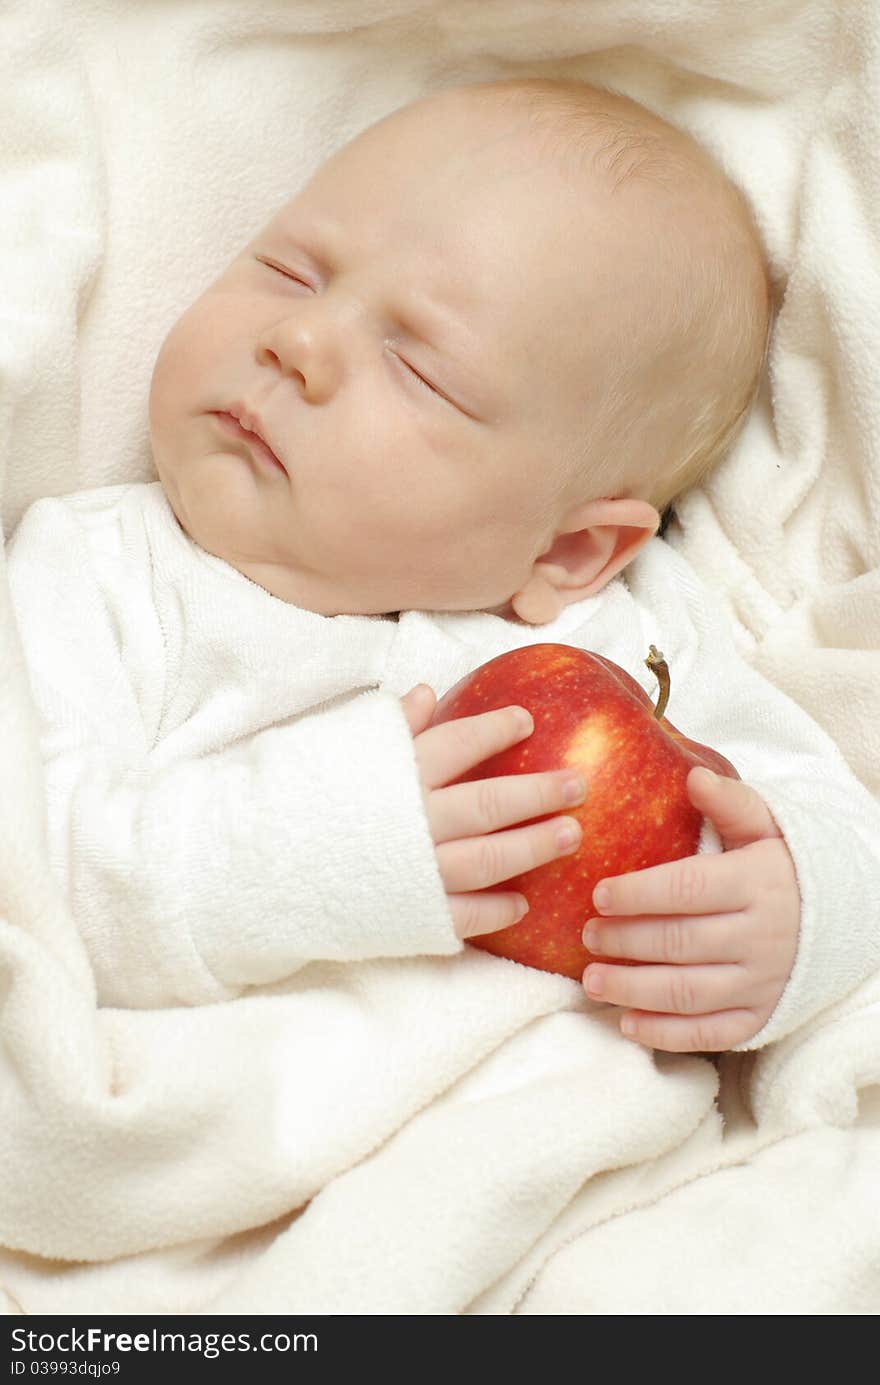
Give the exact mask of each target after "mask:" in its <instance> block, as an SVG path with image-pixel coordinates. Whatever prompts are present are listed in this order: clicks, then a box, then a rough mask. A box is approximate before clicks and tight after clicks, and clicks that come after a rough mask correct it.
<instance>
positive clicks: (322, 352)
mask: <svg viewBox="0 0 880 1385" xmlns="http://www.w3.org/2000/svg"><path fill="white" fill-rule="evenodd" d="M300 306H302V305H298V308H299V307H300ZM339 330H340V329H339V327H338V325H334V324H332V323H330V322H327V321H321V322H319V321H318V320H317V319H316V317H315V315H314V314H313V313H308V312H307V313H302V312H300V311H297V312H296V313H295V314H294V313H291V314H290V315H289V316H288V317H286V318H284V319H283V320H282V321H280V322H276V323H275V324H273V326H272V327H271V328H269V329H268V330H267V331H266V332H264V333H263V334H262V337H261V338H260V342H259V344H258V346H257V360H258V362H259V363H260V365H265V366H274V367H275V368H276V369H277V370H278V371H279V372H280V373H281V374H282V375H285V376H289V377H290V378H291V379H293V380H294V381H295V382H296V383H297V385H298V386H299V388H300V390H301V391H302V394H303V397H304V398H306V399H309V400H311V401H312V402H313V403H320V402H321V401H322V400H324V399H327V398H329V397H330V395H331V394H332V393H333V392H334V390H335V389H337V388H338V385H339V382H340V380H341V378H342V375H343V372H344V360H343V349H342V344H341V342H340V340H339Z"/></svg>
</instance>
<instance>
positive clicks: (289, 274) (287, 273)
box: [257, 255, 312, 289]
mask: <svg viewBox="0 0 880 1385" xmlns="http://www.w3.org/2000/svg"><path fill="white" fill-rule="evenodd" d="M257 263H258V264H261V265H265V266H266V268H267V269H272V270H274V271H275V273H276V274H280V275H282V276H283V278H285V279H290V280H291V281H292V282H293V283H294V284H302V286H303V288H304V289H309V288H311V287H312V286H311V284H307V283H306V281H305V279H301V278H300V277H299V275H298V274H294V273H293V272H292V271H291V270H289V269H282V268H281V265H278V264H273V263H272V261H271V260H264V259H262V258H261V257H260V256H259V255H258V256H257Z"/></svg>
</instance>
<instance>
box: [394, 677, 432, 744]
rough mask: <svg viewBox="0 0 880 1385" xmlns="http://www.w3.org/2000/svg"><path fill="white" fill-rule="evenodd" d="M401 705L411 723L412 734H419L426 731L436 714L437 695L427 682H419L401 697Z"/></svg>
mask: <svg viewBox="0 0 880 1385" xmlns="http://www.w3.org/2000/svg"><path fill="white" fill-rule="evenodd" d="M400 705H401V707H402V708H403V715H404V716H405V717H406V720H407V723H408V725H409V729H410V734H411V735H413V736H418V735H420V734H421V732H422V731H424V729H425V727H426V726H427V725H428V722H429V721H430V720H431V717H432V716H433V715H434V708H435V707H436V706H437V695H436V693H435V692H434V689H433V688H431V687H429V686H428V684H427V683H417V684H416V686H415V687H414V688H410V690H409V692H408V693H404V695H403V697H402V698H401V699H400Z"/></svg>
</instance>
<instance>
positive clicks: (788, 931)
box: [584, 768, 801, 1053]
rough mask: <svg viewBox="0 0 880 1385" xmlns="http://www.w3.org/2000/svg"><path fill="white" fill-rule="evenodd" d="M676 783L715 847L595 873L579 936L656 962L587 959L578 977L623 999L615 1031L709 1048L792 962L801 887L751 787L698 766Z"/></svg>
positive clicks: (745, 1027)
mask: <svg viewBox="0 0 880 1385" xmlns="http://www.w3.org/2000/svg"><path fill="white" fill-rule="evenodd" d="M687 789H688V795H689V797H690V800H691V802H692V803H693V805H694V807H695V808H698V809H699V811H700V812H701V813H703V814H704V815H705V816H706V817H708V818H709V819H710V820H711V821H712V822H713V823H714V824H715V827H716V829H717V831H718V835H719V836H720V838H721V840H722V842H723V844H724V848H725V850H724V852H723V853H720V854H719V853H715V854H711V855H710V854H706V855H701V856H688V857H686V858H685V859H684V860H682V861H671V862H669V863H668V864H667V865H663V866H652V867H651V868H650V869H648V870H639V871H633V872H632V873H631V874H629V875H618V876H616V877H615V878H614V879H608V880H601V881H600V882H599V884H598V885H597V886H596V889H595V890H594V892H593V905H594V907H595V908H596V909H597V910H598V911H599V913H600V914H601V915H602V917H600V918H591V919H590V920H589V921H588V922H587V925H586V927H585V928H584V942H585V944H586V946H587V947H588V948H589V950H590V951H591V952H598V953H603V954H605V955H607V956H608V957H609V962H610V961H611V959H613V958H617V957H626V958H632V959H636V960H638V961H640V962H655V963H658V965H656V966H640V967H625V966H614V965H612V964H609V965H606V964H604V963H602V964H591V965H590V966H588V967H587V969H586V971H585V972H584V984H585V986H586V989H587V994H588V995H590V996H592V997H594V998H595V999H599V1000H606V1001H610V1002H611V1003H612V1004H613V1005H622V1006H624V1007H627V1010H626V1013H625V1014H624V1015H623V1016H622V1017H621V1030H622V1032H623V1033H625V1034H626V1035H627V1037H629V1038H633V1039H635V1040H637V1042H639V1043H643V1044H645V1045H646V1046H648V1047H649V1048H660V1049H665V1050H667V1052H670V1053H691V1052H701V1053H710V1052H718V1051H720V1050H724V1049H728V1048H732V1047H733V1046H734V1044H740V1043H745V1041H746V1040H747V1039H750V1038H752V1037H753V1035H755V1034H757V1032H758V1030H759V1029H761V1028H762V1027H763V1025H764V1024H765V1022H766V1021H767V1020H768V1019H769V1017H770V1015H771V1014H772V1012H773V1011H774V1010H775V1008H776V1005H777V1002H778V1000H779V997H780V996H781V995H782V992H783V990H784V988H785V983H786V982H787V980H788V978H789V975H790V973H791V969H792V967H793V966H794V959H795V954H796V952H797V942H798V930H799V927H800V907H801V899H800V891H799V890H798V885H797V877H796V875H795V869H794V862H793V861H792V859H791V855H790V853H789V850H788V847H787V846H786V845H785V842H784V840H783V838H782V834H781V832H780V831H779V828H778V827H777V825H776V823H775V822H774V820H773V818H772V816H771V814H770V811H769V809H768V808H767V806H766V804H765V803H764V800H763V799H762V798H761V797H760V796H759V795H758V794H757V793H756V792H755V790H754V789H751V788H749V786H748V785H747V784H743V783H741V782H740V781H739V780H737V779H727V778H724V777H723V776H720V775H715V774H712V772H711V771H709V770H706V769H704V768H695V769H692V770H691V772H690V774H689V775H688V780H687ZM603 893H604V894H605V895H607V898H603V897H602V894H603ZM629 1023H631V1024H632V1029H631V1030H630V1029H628V1028H627V1026H628V1024H629Z"/></svg>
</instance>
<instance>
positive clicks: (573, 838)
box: [556, 822, 581, 851]
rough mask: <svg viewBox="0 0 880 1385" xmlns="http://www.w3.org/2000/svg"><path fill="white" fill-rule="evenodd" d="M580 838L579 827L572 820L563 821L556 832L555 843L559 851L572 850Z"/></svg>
mask: <svg viewBox="0 0 880 1385" xmlns="http://www.w3.org/2000/svg"><path fill="white" fill-rule="evenodd" d="M580 839H581V829H580V827H579V826H578V825H577V823H574V822H564V823H562V824H561V826H560V827H559V830H558V831H557V833H556V845H557V846H558V848H559V850H560V851H574V850H575V848H576V847H577V844H578V842H579V841H580Z"/></svg>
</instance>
